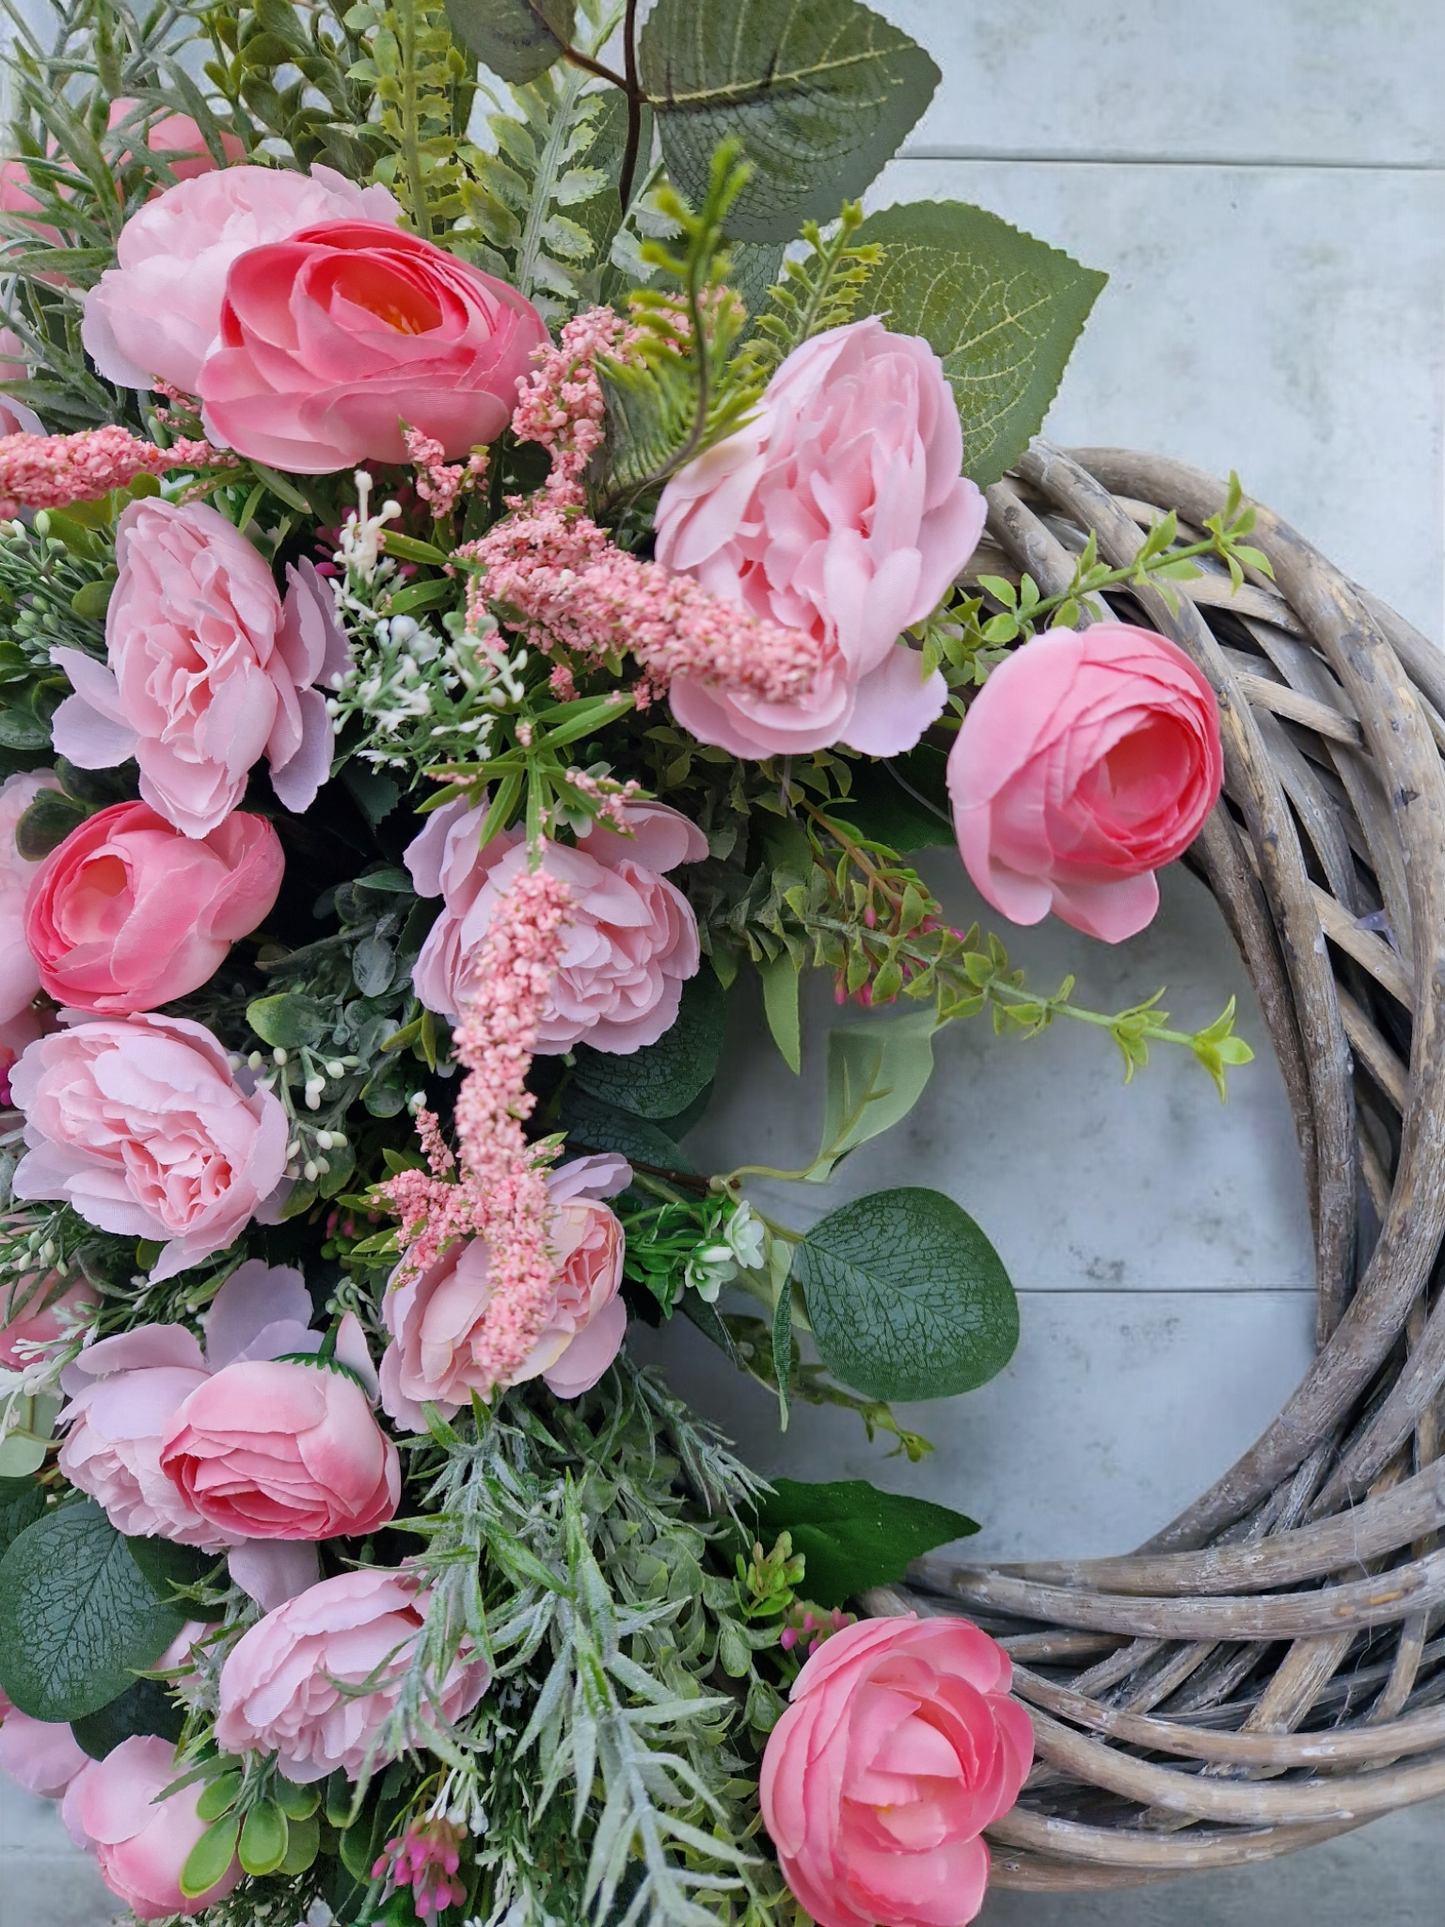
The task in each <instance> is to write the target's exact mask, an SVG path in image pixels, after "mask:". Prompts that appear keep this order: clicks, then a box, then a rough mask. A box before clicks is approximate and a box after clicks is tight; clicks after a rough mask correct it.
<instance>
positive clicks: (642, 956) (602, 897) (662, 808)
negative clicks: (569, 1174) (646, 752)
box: [405, 797, 707, 1057]
mask: <svg viewBox="0 0 1445 1927" xmlns="http://www.w3.org/2000/svg"><path fill="white" fill-rule="evenodd" d="M486 813H487V806H486V804H485V802H483V803H480V804H478V805H477V806H476V808H475V809H470V810H469V809H468V808H467V807H466V799H465V798H464V797H458V798H457V800H456V801H455V802H454V803H449V804H447V806H446V807H445V808H444V809H440V810H438V811H436V813H435V814H434V815H432V816H430V817H429V818H428V819H427V825H426V828H425V829H424V830H423V831H422V832H421V834H420V836H418V837H416V838H415V839H414V840H413V842H412V843H411V844H409V845H408V847H407V850H406V853H405V860H406V866H407V868H408V869H409V870H410V871H411V876H412V881H413V883H414V884H415V885H416V888H417V891H418V893H419V894H420V895H421V896H424V897H435V896H440V897H441V898H442V900H443V902H444V903H445V905H446V907H445V909H444V910H443V911H442V914H441V916H440V917H438V918H437V920H436V922H435V923H434V924H433V925H432V927H431V930H430V932H429V933H428V936H427V940H426V942H425V944H424V945H423V946H422V950H421V955H420V956H419V957H418V958H417V960H416V966H415V968H414V969H413V971H412V983H413V984H414V986H415V988H416V994H417V996H418V997H419V998H420V999H421V1001H422V1003H423V1004H425V1006H426V1007H427V1009H428V1010H434V1011H437V1012H438V1013H439V1014H440V1015H442V1016H444V1017H446V1018H448V1019H449V1020H450V1021H451V1022H453V1023H455V1022H456V1020H457V1018H458V1017H459V1015H460V1014H461V1010H462V1006H463V1005H464V1004H466V1003H468V1002H470V1001H471V1000H473V999H474V998H476V997H478V996H481V995H484V994H485V987H484V986H483V985H482V984H481V983H480V982H479V980H478V977H477V971H478V968H479V966H480V962H481V952H482V940H483V938H484V937H485V936H486V933H487V926H488V925H489V924H490V922H491V920H492V913H493V911H494V910H495V908H496V905H497V900H498V898H499V897H501V896H502V895H503V894H504V893H505V892H506V891H507V890H508V889H509V888H510V887H511V885H512V883H513V882H514V881H515V880H516V878H517V877H518V876H519V875H521V874H522V872H524V871H525V870H526V868H527V851H526V839H525V837H524V835H523V833H522V832H521V831H520V830H513V831H508V832H505V833H504V834H502V835H501V836H496V837H493V839H492V841H491V842H490V843H489V844H488V845H487V847H486V849H484V850H479V849H478V848H477V832H478V831H479V830H480V828H481V825H482V820H483V818H484V817H485V816H486ZM626 816H627V823H628V826H629V828H630V829H632V830H633V831H634V834H633V835H631V836H619V835H617V834H616V833H615V832H614V831H612V830H607V829H602V828H600V827H597V828H594V829H593V830H592V831H591V832H589V834H588V835H586V836H584V837H581V838H580V839H579V840H578V843H577V847H576V849H569V848H567V847H566V846H565V845H564V844H560V843H552V842H549V843H548V844H547V846H546V854H545V856H544V858H543V868H544V869H545V870H547V871H548V873H549V874H550V875H552V876H555V877H558V878H560V879H561V881H562V882H563V883H565V884H566V886H567V888H568V891H569V893H570V894H569V901H568V905H567V933H566V940H565V944H564V948H563V952H562V963H561V968H560V969H559V970H558V972H557V978H556V982H555V983H554V985H553V987H552V1001H551V1003H550V1005H549V1007H548V1009H547V1011H546V1013H545V1015H544V1016H543V1019H542V1024H541V1028H540V1031H539V1041H538V1044H537V1049H538V1051H539V1052H541V1054H542V1055H543V1056H551V1057H554V1056H556V1055H558V1053H560V1052H562V1051H566V1050H570V1049H571V1048H572V1046H573V1045H574V1044H577V1043H588V1044H591V1045H593V1046H594V1047H595V1048H596V1049H597V1050H603V1051H613V1052H616V1053H618V1054H620V1055H623V1056H626V1055H629V1054H630V1053H631V1052H632V1051H635V1050H637V1049H638V1048H639V1047H640V1046H641V1045H643V1044H655V1043H656V1042H657V1040H658V1038H659V1037H661V1035H662V1034H663V1032H664V1031H665V1030H669V1029H670V1028H671V1026H672V1024H673V1022H674V1020H675V1019H676V1017H677V1011H678V1005H679V1002H680V1001H681V998H682V986H683V984H684V983H685V982H686V980H687V979H688V978H689V977H692V976H695V975H696V974H697V968H698V963H699V961H700V957H701V952H700V950H699V947H698V936H697V919H696V917H695V916H694V915H693V911H692V906H691V904H689V903H688V901H687V899H686V897H684V896H683V894H682V892H681V891H680V890H678V889H677V888H676V887H675V886H674V885H673V884H671V883H669V882H668V881H667V879H666V878H665V877H664V876H663V875H662V872H663V871H664V870H671V869H675V868H676V866H677V865H678V864H679V863H697V862H699V861H700V860H701V859H702V858H703V857H705V856H706V855H707V838H706V837H705V836H704V835H703V833H702V831H701V830H699V829H698V828H697V827H696V825H695V824H692V823H689V822H688V820H687V818H686V817H685V816H680V815H679V814H678V812H677V811H676V810H673V809H669V808H668V807H667V805H666V804H664V803H631V804H628V805H627V806H626Z"/></svg>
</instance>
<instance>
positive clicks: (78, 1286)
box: [0, 1271, 100, 1372]
mask: <svg viewBox="0 0 1445 1927" xmlns="http://www.w3.org/2000/svg"><path fill="white" fill-rule="evenodd" d="M99 1306H100V1299H99V1297H98V1296H97V1294H96V1292H95V1290H94V1289H93V1287H92V1286H91V1285H90V1283H89V1281H88V1280H87V1279H85V1278H76V1279H73V1280H72V1281H71V1283H70V1284H68V1285H67V1284H65V1283H64V1281H63V1280H62V1279H61V1278H60V1277H59V1275H58V1274H57V1273H55V1272H53V1271H52V1272H51V1273H49V1275H48V1276H46V1277H41V1276H40V1275H39V1274H38V1273H34V1272H32V1273H31V1274H30V1275H29V1276H28V1277H23V1278H17V1279H16V1280H15V1282H14V1284H13V1285H11V1286H10V1287H8V1288H6V1289H4V1290H0V1318H3V1320H4V1323H3V1324H0V1365H3V1366H4V1367H5V1368H6V1369H7V1371H12V1372H23V1371H24V1370H25V1367H26V1366H27V1365H28V1364H30V1363H31V1361H32V1359H33V1358H34V1356H35V1353H34V1351H33V1350H32V1349H31V1348H32V1347H34V1346H38V1345H52V1344H54V1342H55V1340H56V1339H58V1338H70V1337H71V1336H72V1334H73V1333H75V1332H76V1331H78V1330H79V1329H80V1328H81V1326H83V1325H87V1324H89V1322H90V1320H91V1319H92V1317H93V1316H94V1314H95V1312H96V1311H97V1310H98V1309H99Z"/></svg>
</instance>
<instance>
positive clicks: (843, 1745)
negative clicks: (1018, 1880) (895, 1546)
mask: <svg viewBox="0 0 1445 1927" xmlns="http://www.w3.org/2000/svg"><path fill="white" fill-rule="evenodd" d="M1011 1678H1012V1670H1011V1668H1010V1666H1009V1659H1008V1654H1007V1653H1005V1652H1004V1650H1003V1648H1002V1647H1001V1646H999V1645H997V1644H995V1642H994V1641H993V1640H991V1639H990V1638H989V1637H988V1635H987V1634H986V1633H981V1632H980V1631H979V1629H978V1628H977V1626H972V1625H970V1624H969V1622H968V1621H967V1620H964V1619H951V1618H949V1619H943V1618H941V1619H924V1620H919V1619H916V1618H914V1617H913V1615H912V1614H910V1615H909V1616H908V1617H907V1618H904V1619H864V1620H859V1621H858V1622H857V1623H856V1624H854V1625H852V1626H847V1627H845V1628H844V1629H843V1630H842V1631H841V1632H837V1633H834V1634H833V1635H832V1636H831V1637H830V1638H829V1639H828V1640H827V1641H826V1642H825V1643H824V1644H823V1645H822V1646H820V1647H819V1648H818V1650H817V1651H816V1652H815V1653H814V1655H813V1657H812V1658H811V1659H810V1660H809V1661H808V1663H807V1664H806V1666H804V1668H803V1670H802V1672H801V1673H799V1675H798V1677H797V1679H796V1680H795V1681H794V1682H793V1690H792V1692H791V1694H790V1695H789V1698H790V1701H791V1704H790V1705H789V1706H788V1708H787V1711H786V1712H785V1713H784V1714H783V1717H782V1718H781V1719H780V1720H779V1721H778V1724H777V1725H776V1726H775V1727H774V1728H773V1730H772V1732H771V1733H770V1734H769V1736H768V1743H767V1748H766V1751H765V1752H764V1754H763V1770H762V1784H761V1788H760V1793H761V1798H762V1809H763V1820H764V1823H765V1824H766V1826H767V1829H768V1832H769V1833H770V1834H771V1835H772V1838H773V1845H774V1846H775V1847H776V1848H777V1850H778V1860H779V1862H780V1863H781V1865H782V1869H783V1874H784V1877H785V1878H786V1880H787V1882H788V1885H789V1887H791V1889H792V1890H793V1893H794V1895H795V1896H796V1898H797V1899H798V1900H799V1901H800V1902H801V1903H802V1905H803V1906H804V1907H805V1908H806V1909H807V1911H808V1913H809V1914H810V1915H811V1916H812V1918H813V1919H814V1920H815V1921H816V1922H817V1923H818V1927H961V1923H962V1922H964V1921H969V1920H972V1919H973V1918H974V1916H975V1915H976V1914H977V1912H978V1910H979V1908H980V1907H981V1906H982V1905H983V1896H984V1889H985V1887H986V1886H987V1884H988V1865H989V1861H988V1848H987V1846H985V1844H984V1842H983V1840H982V1838H981V1837H980V1836H981V1835H982V1833H983V1830H984V1828H985V1827H987V1826H991V1825H992V1823H993V1822H994V1821H995V1820H997V1819H999V1818H1000V1816H1001V1815H1003V1814H1005V1813H1007V1812H1008V1810H1009V1808H1010V1807H1011V1806H1013V1804H1014V1802H1015V1801H1016V1800H1017V1799H1018V1796H1019V1789H1020V1787H1021V1786H1022V1785H1023V1783H1024V1780H1025V1778H1026V1776H1027V1774H1028V1771H1029V1767H1030V1765H1031V1764H1032V1761H1033V1751H1034V1734H1033V1727H1032V1726H1031V1725H1030V1723H1029V1717H1028V1714H1027V1713H1026V1712H1025V1711H1024V1709H1023V1708H1022V1707H1021V1706H1020V1705H1018V1703H1017V1702H1016V1701H1014V1700H1011V1699H1009V1698H1008V1690H1009V1683H1010V1680H1011Z"/></svg>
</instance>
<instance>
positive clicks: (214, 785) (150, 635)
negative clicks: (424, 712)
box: [52, 496, 346, 837]
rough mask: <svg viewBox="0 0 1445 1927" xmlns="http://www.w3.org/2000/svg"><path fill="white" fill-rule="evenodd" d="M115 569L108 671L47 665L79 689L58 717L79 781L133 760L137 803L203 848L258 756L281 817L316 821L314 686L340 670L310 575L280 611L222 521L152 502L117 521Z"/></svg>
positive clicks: (329, 740) (67, 652)
mask: <svg viewBox="0 0 1445 1927" xmlns="http://www.w3.org/2000/svg"><path fill="white" fill-rule="evenodd" d="M116 560H117V561H118V563H119V565H120V575H119V578H118V580H117V582H116V585H115V589H114V591H113V592H112V594H111V598H110V607H109V610H108V611H107V613H106V620H105V647H106V658H107V661H106V664H104V665H103V664H101V663H98V662H97V661H95V659H94V658H93V657H92V656H87V655H85V654H84V653H83V652H82V651H81V650H79V649H66V648H57V649H55V650H54V651H52V654H53V657H54V660H55V661H56V662H57V663H58V664H59V665H60V667H61V668H62V669H63V670H64V671H65V673H66V675H67V676H69V678H70V681H71V685H72V687H73V688H74V690H75V694H74V695H73V696H68V697H67V698H66V700H65V701H64V702H63V703H62V704H61V705H60V707H59V709H57V710H56V712H55V718H54V722H53V725H52V733H53V736H54V741H55V747H56V749H57V750H58V751H59V752H60V754H61V755H62V756H67V757H69V759H70V761H71V762H72V763H75V764H77V765H78V766H79V767H80V768H81V769H112V768H114V767H115V765H116V764H118V763H124V762H126V761H127V760H128V759H129V758H130V757H132V756H134V757H135V758H136V760H137V761H138V762H139V764H140V790H141V795H142V797H143V798H144V799H145V801H146V802H147V803H149V804H150V806H151V808H152V809H153V810H155V811H156V812H157V813H158V814H159V815H161V816H163V817H164V818H165V820H166V821H167V822H168V823H171V824H174V825H175V827H176V828H177V829H178V830H181V831H183V832H184V834H185V835H187V836H193V837H204V836H208V835H209V834H210V833H211V831H212V830H214V829H215V828H216V826H217V824H219V823H221V822H223V821H224V820H225V818H226V817H227V816H229V815H230V813H231V811H232V810H234V809H235V807H236V805H237V804H238V803H239V802H240V801H241V798H242V797H243V796H244V795H245V793H246V781H247V778H248V776H249V775H250V771H251V766H252V764H253V763H255V762H256V761H258V759H259V758H260V757H261V756H263V755H264V756H265V757H266V758H267V759H268V761H269V763H270V766H271V787H272V789H273V790H274V791H275V792H276V795H277V796H278V797H279V798H280V800H281V802H282V803H283V804H284V806H285V807H286V808H287V809H288V810H292V811H296V812H301V811H304V810H306V809H308V808H309V807H310V806H311V804H312V803H313V802H314V801H315V798H316V792H317V790H318V789H319V788H320V786H321V785H322V784H323V783H324V782H325V781H326V779H327V777H328V776H329V775H330V773H331V752H332V747H333V743H334V738H335V732H334V730H333V728H332V724H331V718H330V717H329V716H328V715H327V713H326V698H325V697H324V696H323V695H322V694H321V692H320V691H319V690H318V689H315V688H313V687H312V684H313V683H315V682H317V681H320V680H325V681H326V682H328V683H329V682H330V679H331V677H332V676H333V675H335V674H337V673H338V672H339V671H340V670H342V669H343V668H344V667H345V664H346V639H345V636H344V634H343V632H342V630H341V628H340V626H339V624H338V623H337V621H336V615H335V604H334V602H333V600H332V597H331V594H330V592H329V590H328V589H327V588H326V585H325V583H324V582H323V581H322V580H321V578H320V576H319V575H317V573H316V570H315V569H314V568H313V567H312V565H311V564H310V563H309V562H303V563H302V564H301V566H300V568H299V569H297V568H291V569H289V570H288V572H287V574H288V580H289V585H290V586H289V587H288V589H287V593H286V600H285V603H284V605H283V603H282V600H281V597H280V595H279V594H278V593H277V590H276V584H275V583H274V582H273V581H272V579H271V571H270V569H269V568H267V566H266V564H265V563H264V562H263V561H262V559H261V557H260V555H259V554H258V553H257V551H256V550H255V549H254V548H253V547H252V546H251V544H250V543H249V542H248V541H247V540H246V538H245V536H244V535H240V534H238V533H237V531H236V530H235V528H233V527H232V525H231V524H230V523H229V522H228V521H227V520H226V518H225V516H223V515H220V514H218V513H217V511H216V510H215V509H213V508H208V507H207V506H206V505H205V504H204V503H202V502H192V503H189V504H187V505H186V506H184V507H181V506H178V505H177V504H176V503H174V502H166V501H162V500H161V499H160V498H159V497H156V496H147V497H145V498H144V499H143V500H142V501H139V502H132V503H131V505H130V507H129V508H127V509H126V510H125V511H124V512H123V514H122V515H121V518H120V521H119V523H118V524H117V525H116Z"/></svg>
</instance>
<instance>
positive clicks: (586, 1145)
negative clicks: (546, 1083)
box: [561, 1089, 695, 1176]
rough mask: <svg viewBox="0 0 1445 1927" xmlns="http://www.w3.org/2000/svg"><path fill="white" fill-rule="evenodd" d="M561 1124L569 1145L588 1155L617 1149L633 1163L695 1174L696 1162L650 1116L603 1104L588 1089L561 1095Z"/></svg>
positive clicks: (570, 1091) (572, 1090) (571, 1090)
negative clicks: (689, 1158)
mask: <svg viewBox="0 0 1445 1927" xmlns="http://www.w3.org/2000/svg"><path fill="white" fill-rule="evenodd" d="M561 1124H562V1128H563V1130H565V1131H566V1133H567V1140H568V1146H569V1149H571V1150H573V1151H575V1152H577V1153H578V1154H580V1155H583V1156H585V1155H586V1154H587V1153H588V1152H589V1151H615V1152H616V1153H617V1154H618V1156H619V1157H624V1158H629V1159H631V1161H632V1162H633V1163H634V1164H650V1165H652V1166H653V1167H654V1168H655V1169H656V1170H659V1171H681V1172H684V1173H685V1174H687V1175H688V1176H691V1175H693V1173H694V1171H695V1166H693V1165H692V1164H691V1163H689V1161H688V1158H687V1155H686V1153H685V1152H683V1151H682V1150H681V1149H680V1148H679V1147H678V1146H677V1145H676V1144H674V1143H673V1141H672V1139H671V1138H670V1137H669V1136H668V1134H667V1132H666V1131H664V1130H663V1129H662V1127H661V1126H660V1125H658V1124H654V1123H653V1122H652V1121H651V1119H650V1118H645V1117H634V1116H633V1114H632V1113H631V1111H620V1110H618V1108H617V1106H616V1105H615V1104H604V1103H603V1102H602V1100H601V1099H600V1098H596V1097H589V1096H588V1095H587V1093H586V1092H585V1091H579V1090H574V1089H569V1090H568V1091H566V1092H565V1093H564V1095H563V1098H562V1116H561Z"/></svg>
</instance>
